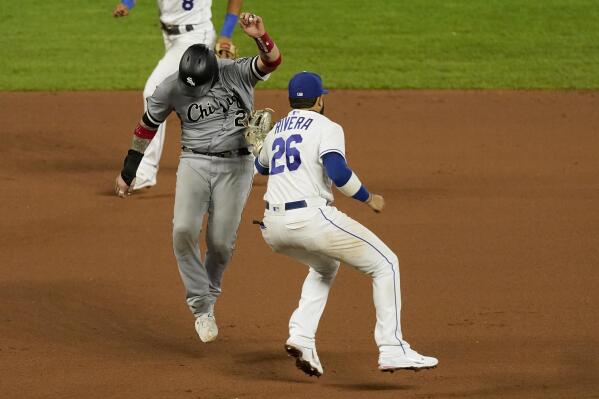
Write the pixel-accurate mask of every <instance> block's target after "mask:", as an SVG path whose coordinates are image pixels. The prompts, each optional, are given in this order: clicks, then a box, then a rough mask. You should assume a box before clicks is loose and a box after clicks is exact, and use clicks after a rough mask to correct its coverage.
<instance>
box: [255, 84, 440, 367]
mask: <svg viewBox="0 0 599 399" xmlns="http://www.w3.org/2000/svg"><path fill="white" fill-rule="evenodd" d="M325 93H327V91H326V90H324V89H323V88H322V81H321V79H320V77H319V76H318V75H316V74H314V73H310V72H301V73H298V74H297V75H295V76H294V77H293V78H292V79H291V81H290V82H289V101H290V104H291V107H292V110H291V111H290V112H289V114H288V115H287V116H286V117H284V118H283V119H281V120H280V121H278V122H277V123H276V124H275V125H274V127H273V129H272V130H271V131H270V132H269V133H268V135H267V136H266V138H265V140H264V143H263V145H262V148H261V149H257V150H256V152H257V151H259V153H258V156H257V158H256V161H255V166H256V168H257V170H258V171H259V173H260V174H263V175H268V176H269V178H268V187H267V191H266V194H265V196H264V199H265V208H266V210H265V213H264V220H263V221H262V222H261V223H260V227H261V230H262V235H263V237H264V240H265V241H266V243H267V244H268V245H269V246H270V247H271V248H272V249H273V251H275V252H278V253H282V254H285V255H288V256H291V257H292V258H295V259H297V260H298V261H300V262H302V263H304V264H305V265H307V266H308V267H309V273H308V276H307V277H306V280H305V282H304V284H303V288H302V293H301V299H300V302H299V306H298V308H297V309H296V310H295V312H293V315H292V316H291V320H290V322H289V339H288V340H287V342H286V344H285V349H286V351H287V353H288V354H289V355H290V356H292V357H294V358H296V366H297V367H298V368H299V369H300V370H302V371H303V372H305V373H306V374H308V375H311V376H312V375H315V376H320V375H322V373H323V368H322V365H321V363H320V360H319V359H318V354H317V353H316V345H315V335H316V329H317V327H318V322H319V320H320V317H321V315H322V312H323V310H324V307H325V304H326V301H327V297H328V294H329V290H330V288H331V285H332V283H333V279H334V278H335V275H336V273H337V270H338V268H339V264H340V262H344V263H346V264H348V265H351V266H353V267H355V268H357V269H358V270H360V271H362V272H364V273H366V274H368V275H369V276H371V277H372V279H373V291H374V292H373V296H374V305H375V308H376V327H375V340H376V343H377V345H378V348H379V361H378V362H379V369H380V370H381V371H394V370H398V369H409V370H421V369H427V368H433V367H435V366H436V365H437V363H438V361H437V359H435V358H433V357H428V356H422V355H420V354H419V353H417V352H416V351H415V350H413V349H412V348H411V347H410V345H409V344H408V343H407V342H406V341H404V339H403V335H402V331H401V324H400V309H401V296H400V287H399V262H398V259H397V256H396V255H395V254H394V253H393V252H392V251H391V250H390V249H389V248H388V247H387V246H386V245H385V244H384V243H383V242H382V241H381V240H380V239H379V238H378V237H377V236H376V235H375V234H374V233H372V232H371V231H370V230H368V229H367V228H366V227H364V226H362V225H361V224H360V223H358V222H356V221H355V220H353V219H351V218H350V217H349V216H347V215H346V214H344V213H343V212H340V211H339V210H337V208H335V207H333V206H331V203H332V201H333V194H332V192H331V184H332V182H334V183H335V185H336V186H337V188H338V189H339V191H341V192H342V193H343V194H345V195H347V196H350V197H353V198H355V199H356V200H359V201H363V202H365V203H367V204H368V205H369V206H370V207H371V208H372V209H373V210H374V211H376V212H380V211H382V210H383V206H384V200H383V197H382V196H380V195H376V194H370V193H369V192H368V190H367V189H366V187H364V185H362V183H361V182H360V180H359V179H358V177H357V176H356V174H355V173H353V172H352V170H351V169H350V168H349V167H348V166H347V163H346V160H345V139H344V135H343V129H342V127H341V126H340V125H338V124H337V123H335V122H333V121H331V120H330V119H328V118H327V117H326V116H324V115H323V111H324V101H323V96H322V95H323V94H325Z"/></svg>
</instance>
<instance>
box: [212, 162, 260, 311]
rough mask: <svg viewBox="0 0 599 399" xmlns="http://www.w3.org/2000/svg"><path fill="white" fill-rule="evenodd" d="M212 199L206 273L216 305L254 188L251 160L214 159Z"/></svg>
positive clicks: (213, 301)
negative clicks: (243, 213)
mask: <svg viewBox="0 0 599 399" xmlns="http://www.w3.org/2000/svg"><path fill="white" fill-rule="evenodd" d="M211 167H212V171H213V172H214V173H213V174H212V177H211V187H212V199H211V203H210V208H209V216H208V227H207V230H206V249H207V250H206V271H207V273H208V278H209V281H210V301H211V302H212V303H215V302H216V299H217V298H218V296H219V295H220V292H221V288H220V287H221V280H222V276H223V273H224V271H225V268H226V267H227V265H228V263H229V261H230V259H231V256H232V255H233V250H234V248H235V241H236V239H237V230H238V228H239V222H240V221H241V213H242V212H243V208H244V207H245V203H246V201H247V198H248V196H249V193H250V190H251V188H252V180H253V177H254V175H253V170H254V169H253V168H254V163H253V161H252V157H249V156H244V157H240V158H213V159H212V160H211Z"/></svg>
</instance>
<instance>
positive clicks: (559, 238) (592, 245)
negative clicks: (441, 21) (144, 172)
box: [0, 91, 599, 399]
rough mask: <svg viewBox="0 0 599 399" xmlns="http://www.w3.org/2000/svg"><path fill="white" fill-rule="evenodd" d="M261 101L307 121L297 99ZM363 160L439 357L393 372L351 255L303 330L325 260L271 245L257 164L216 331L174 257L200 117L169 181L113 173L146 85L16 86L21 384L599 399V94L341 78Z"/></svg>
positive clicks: (167, 154) (10, 185)
mask: <svg viewBox="0 0 599 399" xmlns="http://www.w3.org/2000/svg"><path fill="white" fill-rule="evenodd" d="M256 99H257V105H258V106H270V107H273V108H275V109H276V110H277V115H278V116H282V115H283V114H284V113H286V110H287V104H286V93H285V92H284V91H259V92H257V95H256ZM326 101H327V103H326V104H327V114H328V115H329V116H330V117H331V118H332V119H333V120H336V121H338V122H339V123H340V124H342V125H343V126H344V128H345V133H346V142H347V151H348V160H349V163H350V165H351V166H352V167H353V168H354V170H356V171H357V173H358V174H359V175H360V177H361V179H362V181H364V182H365V183H366V184H367V186H368V187H369V188H370V190H371V191H373V192H377V193H382V194H383V195H384V196H385V198H386V200H387V208H386V210H385V212H384V213H383V214H381V215H376V214H374V213H372V212H371V211H370V210H369V209H368V208H367V207H366V206H364V205H362V204H359V203H356V202H354V201H351V200H348V199H346V198H342V197H343V196H342V195H341V194H339V193H337V195H336V197H337V207H338V208H340V209H341V210H344V211H345V212H346V213H348V214H349V215H351V216H353V217H354V218H355V219H357V220H358V221H360V222H362V223H363V224H365V225H366V226H368V227H370V228H371V230H373V231H374V232H375V233H377V234H378V235H379V236H380V237H381V238H382V239H383V241H385V242H386V243H387V244H388V245H389V247H391V248H392V249H394V250H395V251H396V252H397V253H398V255H399V258H400V265H401V279H402V282H401V285H402V296H403V313H402V319H403V320H402V322H403V330H404V335H405V338H406V339H407V340H408V341H409V342H410V343H411V344H412V345H413V346H414V348H415V349H417V350H418V351H421V352H422V353H424V354H427V355H433V356H437V357H438V358H439V360H440V364H439V367H438V368H437V369H435V370H430V371H423V372H421V373H413V372H397V373H394V374H383V373H380V372H378V371H377V349H376V346H375V344H374V339H373V336H372V332H373V327H374V309H373V305H372V293H371V280H370V278H369V277H367V276H364V275H361V274H359V273H358V272H356V271H354V270H352V269H350V268H348V267H343V268H342V269H341V271H340V273H339V275H338V277H337V281H336V283H335V285H334V288H333V289H332V292H331V296H330V300H329V304H328V306H327V309H326V310H325V314H324V317H323V319H322V322H321V326H320V329H319V334H318V337H317V340H318V341H317V342H318V350H319V355H320V358H321V360H322V362H323V365H324V369H325V374H324V376H323V377H321V378H320V379H318V380H317V379H314V378H313V379H310V378H309V377H307V376H304V375H303V374H301V373H300V372H299V371H298V370H296V369H295V367H294V365H293V361H292V360H291V359H289V358H287V357H286V355H285V352H284V350H283V344H284V342H285V339H286V338H287V321H288V318H289V316H290V314H291V312H292V311H293V309H294V308H295V306H296V303H297V301H298V299H299V291H300V288H301V284H302V281H303V277H304V276H305V274H306V269H305V268H304V267H303V266H301V265H299V264H298V263H296V262H294V261H292V260H291V259H287V258H284V257H282V256H280V255H276V254H274V253H272V252H271V251H270V249H269V248H268V247H267V246H266V244H264V242H263V241H262V238H261V236H260V233H259V231H258V229H257V228H256V226H254V225H252V224H251V221H252V219H255V218H256V219H257V218H260V217H261V215H262V206H263V205H262V204H263V203H262V199H261V198H262V195H263V193H264V191H265V180H264V179H263V178H261V177H259V178H256V181H255V186H254V190H253V192H252V195H251V197H250V199H249V202H248V205H247V208H246V210H245V212H244V215H243V220H242V223H241V227H240V230H239V239H238V242H237V250H236V253H235V255H234V258H233V261H232V264H231V265H230V267H229V269H228V270H227V272H226V274H225V278H224V287H223V295H222V297H221V300H220V302H219V303H218V305H217V309H216V311H217V313H216V315H217V321H218V324H219V327H220V335H219V337H218V340H217V341H216V342H214V343H212V344H202V343H201V342H200V341H199V339H198V338H197V336H196V334H195V331H194V328H193V319H192V317H191V315H190V313H189V312H188V310H187V307H186V304H185V301H184V291H183V287H182V284H181V282H180V280H179V275H178V272H177V266H176V263H175V259H174V256H173V254H172V249H171V220H172V208H173V200H174V196H173V194H174V184H175V171H176V166H177V157H178V153H179V151H178V139H179V133H178V125H179V123H178V121H177V120H176V118H171V119H170V120H169V127H168V135H167V145H166V148H165V151H164V155H163V161H162V163H161V169H160V173H159V177H158V179H159V182H158V185H157V186H156V187H154V188H152V189H150V190H145V191H143V192H142V193H139V194H136V195H135V196H133V197H131V198H129V199H127V200H120V199H117V198H116V197H114V196H113V195H112V182H113V179H114V177H115V176H116V174H117V172H118V170H119V169H120V166H121V163H122V158H123V156H124V155H125V152H126V150H127V148H128V145H129V142H130V134H131V132H132V129H133V127H134V125H135V123H136V122H137V120H138V119H139V117H140V115H141V93H138V92H118V93H109V92H92V93H85V92H80V93H0V116H1V120H2V125H1V127H0V130H1V137H0V154H1V156H0V179H1V186H0V194H1V200H2V202H1V208H0V218H1V220H2V229H1V231H0V254H1V267H0V397H2V398H130V399H135V398H219V399H220V398H231V399H233V398H250V397H251V398H328V399H333V398H379V397H380V398H383V397H389V398H390V397H402V398H448V397H449V398H456V397H460V398H461V397H471V398H482V397H484V398H574V397H575V398H591V397H595V398H597V397H599V382H598V379H597V376H598V375H599V360H598V359H599V306H598V300H599V292H598V289H597V287H598V286H599V134H598V132H599V94H598V93H596V92H542V91H539V92H517V91H465V92H459V91H441V92H439V91H334V92H333V93H332V94H330V95H329V96H328V97H327V98H326Z"/></svg>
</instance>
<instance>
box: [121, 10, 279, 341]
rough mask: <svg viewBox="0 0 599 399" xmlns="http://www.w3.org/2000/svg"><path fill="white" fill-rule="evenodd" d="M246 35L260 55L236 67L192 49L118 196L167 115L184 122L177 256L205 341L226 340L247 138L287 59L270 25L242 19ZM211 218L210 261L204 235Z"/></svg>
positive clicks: (151, 118)
mask: <svg viewBox="0 0 599 399" xmlns="http://www.w3.org/2000/svg"><path fill="white" fill-rule="evenodd" d="M239 23H240V25H241V28H242V29H243V31H244V32H245V33H246V34H247V35H248V36H250V37H251V38H253V39H254V40H255V41H256V44H257V46H258V49H259V55H257V56H254V57H248V58H239V59H237V60H235V61H233V60H225V59H218V60H217V58H216V56H215V54H214V52H212V51H211V50H209V49H208V47H206V46H205V45H203V44H195V45H193V46H191V47H189V48H188V49H187V50H186V51H185V53H184V54H183V57H182V58H181V61H180V64H179V71H178V73H174V74H172V75H170V76H169V77H167V78H166V79H165V80H164V81H163V82H162V83H160V84H159V85H158V87H157V88H156V91H155V92H154V94H152V95H151V96H150V97H148V99H147V111H146V112H145V113H144V115H143V117H142V119H141V121H140V122H139V123H138V125H137V126H136V128H135V131H134V135H133V140H132V145H131V148H130V149H129V152H128V154H127V157H126V158H125V161H124V166H123V169H122V171H121V173H120V174H119V175H118V176H117V178H116V184H115V193H116V194H117V195H118V196H120V197H123V198H125V197H127V196H128V195H129V194H130V193H131V188H132V186H133V184H134V178H135V175H136V172H137V168H138V166H139V163H140V162H141V160H142V158H143V154H144V151H145V150H146V148H147V147H148V145H149V144H150V142H151V140H152V138H153V137H154V136H155V135H156V130H157V129H158V127H159V126H160V124H161V123H163V122H164V121H165V120H166V118H167V116H168V115H169V114H170V113H171V112H172V111H175V112H176V113H177V115H178V117H179V118H180V119H181V130H182V136H181V145H182V152H181V156H180V162H179V168H178V170H177V187H176V194H175V209H174V219H173V249H174V253H175V257H176V259H177V264H178V266H179V272H180V274H181V278H182V280H183V284H184V285H185V288H186V291H187V304H188V305H189V308H190V309H191V312H192V313H193V314H194V316H195V317H196V322H195V327H196V331H197V333H198V335H199V337H200V339H201V340H202V341H203V342H211V341H213V340H215V339H216V337H217V335H218V328H217V325H216V321H215V318H214V304H215V302H216V300H217V298H218V296H219V295H220V292H221V288H220V287H221V279H222V276H223V272H224V270H225V268H226V266H227V264H228V263H229V260H230V259H231V255H232V252H233V248H234V245H235V240H236V238H237V229H238V227H239V222H240V220H241V212H242V210H243V207H244V205H245V203H246V200H247V197H248V195H249V192H250V189H251V186H252V179H253V175H254V167H253V163H254V158H253V156H252V155H251V153H250V151H249V150H248V143H247V142H246V140H245V138H244V134H243V133H244V130H245V126H246V124H247V122H246V121H247V118H248V115H249V114H250V112H251V111H252V109H253V97H254V86H255V85H256V84H257V83H258V82H259V81H261V80H265V79H267V78H268V76H269V74H270V73H271V72H272V71H274V70H275V69H276V68H277V67H278V65H279V64H280V63H281V53H280V52H279V49H278V48H277V46H276V44H275V43H274V42H273V41H272V39H271V38H270V37H269V36H268V34H267V33H266V30H265V28H264V24H263V22H262V18H261V17H259V16H256V15H254V14H250V13H242V14H241V15H240V20H239ZM205 214H208V227H207V230H206V246H207V251H206V256H205V258H204V259H202V257H201V254H200V249H199V245H198V244H199V242H198V241H199V234H200V230H201V227H202V220H203V218H204V215H205Z"/></svg>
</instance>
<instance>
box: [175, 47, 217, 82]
mask: <svg viewBox="0 0 599 399" xmlns="http://www.w3.org/2000/svg"><path fill="white" fill-rule="evenodd" d="M179 80H180V81H181V82H182V83H183V84H185V85H186V86H188V87H191V88H200V87H202V86H205V85H206V86H208V87H212V86H213V85H214V83H216V81H217V80H218V63H217V61H216V55H214V53H213V52H212V51H210V49H209V48H208V47H206V46H205V45H203V44H194V45H193V46H191V47H189V48H188V49H187V50H185V53H183V57H181V61H180V62H179Z"/></svg>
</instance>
